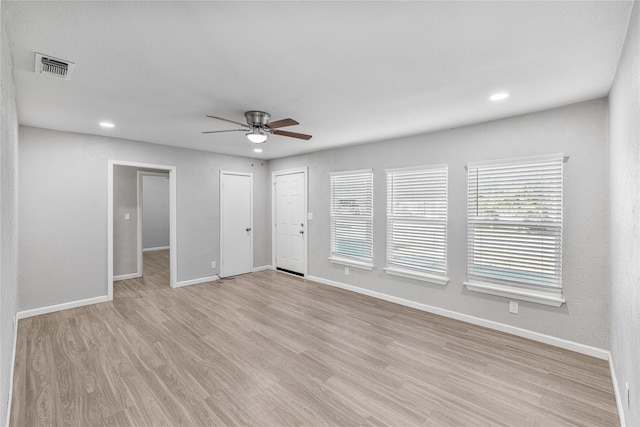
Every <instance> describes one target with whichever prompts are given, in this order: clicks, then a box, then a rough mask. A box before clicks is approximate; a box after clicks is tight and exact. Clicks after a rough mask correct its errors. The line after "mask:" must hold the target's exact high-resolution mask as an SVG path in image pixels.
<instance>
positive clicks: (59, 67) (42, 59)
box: [36, 53, 76, 80]
mask: <svg viewBox="0 0 640 427" xmlns="http://www.w3.org/2000/svg"><path fill="white" fill-rule="evenodd" d="M75 65H76V64H74V63H73V62H69V61H65V60H64V59H58V58H54V57H53V56H49V55H43V54H41V53H36V74H43V75H47V76H53V77H57V78H59V79H63V80H69V79H70V78H71V72H72V71H73V67H75Z"/></svg>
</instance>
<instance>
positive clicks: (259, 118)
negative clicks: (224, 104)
mask: <svg viewBox="0 0 640 427" xmlns="http://www.w3.org/2000/svg"><path fill="white" fill-rule="evenodd" d="M207 117H210V118H212V119H217V120H223V121H225V122H229V123H234V124H236V125H239V126H242V127H243V129H228V130H212V131H208V132H202V133H220V132H246V134H245V135H246V136H247V139H249V141H251V142H253V143H255V144H262V143H264V142H266V141H267V138H268V137H269V135H280V136H288V137H290V138H298V139H304V140H309V139H311V135H306V134H304V133H296V132H288V131H286V130H279V128H283V127H287V126H295V125H298V124H300V123H298V122H296V121H295V120H293V119H282V120H276V121H275V122H270V121H269V120H271V115H270V114H269V113H265V112H264V111H247V112H246V113H244V117H245V118H246V120H247V124H244V123H240V122H236V121H233V120H229V119H224V118H222V117H216V116H207Z"/></svg>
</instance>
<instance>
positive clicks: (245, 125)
mask: <svg viewBox="0 0 640 427" xmlns="http://www.w3.org/2000/svg"><path fill="white" fill-rule="evenodd" d="M207 117H210V118H212V119H218V120H222V121H225V122H229V123H233V124H236V125H240V126H244V127H246V128H251V126H249V125H247V124H245V123H240V122H234V121H233V120H229V119H223V118H222V117H216V116H207Z"/></svg>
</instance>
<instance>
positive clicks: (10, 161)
mask: <svg viewBox="0 0 640 427" xmlns="http://www.w3.org/2000/svg"><path fill="white" fill-rule="evenodd" d="M0 7H1V6H0ZM1 31H2V32H1V35H0V39H1V42H2V45H1V47H0V51H1V52H2V58H1V64H2V69H1V70H0V85H1V86H2V88H1V91H2V95H1V96H2V103H1V104H2V105H1V108H2V113H1V114H0V127H1V128H2V143H1V144H0V147H1V148H0V425H5V423H6V418H7V413H8V398H9V383H10V373H11V368H12V367H11V360H12V356H13V351H14V348H13V344H14V329H13V317H14V315H15V314H16V311H17V308H16V302H17V296H16V295H17V289H16V288H17V283H18V280H17V277H18V276H17V274H18V117H17V113H16V97H15V85H14V81H13V64H12V60H11V55H10V53H9V43H8V40H7V36H6V33H5V28H4V26H2V30H1Z"/></svg>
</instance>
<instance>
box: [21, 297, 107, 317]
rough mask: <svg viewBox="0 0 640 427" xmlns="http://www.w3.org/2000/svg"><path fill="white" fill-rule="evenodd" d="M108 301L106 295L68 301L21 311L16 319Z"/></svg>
mask: <svg viewBox="0 0 640 427" xmlns="http://www.w3.org/2000/svg"><path fill="white" fill-rule="evenodd" d="M106 301H109V296H108V295H103V296H101V297H95V298H87V299H81V300H78V301H70V302H65V303H62V304H56V305H49V306H47V307H40V308H32V309H31V310H23V311H19V312H18V319H25V318H27V317H33V316H39V315H41V314H47V313H53V312H55V311H62V310H68V309H70V308H78V307H83V306H85V305H91V304H98V303H101V302H106Z"/></svg>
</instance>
